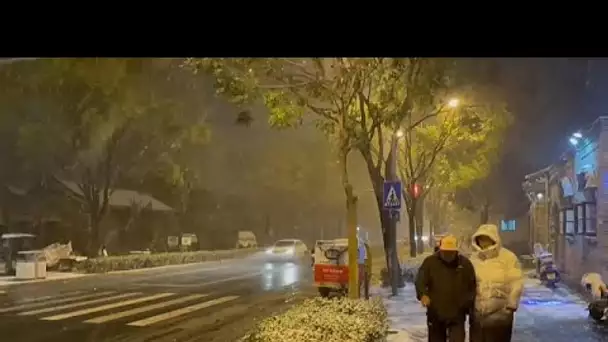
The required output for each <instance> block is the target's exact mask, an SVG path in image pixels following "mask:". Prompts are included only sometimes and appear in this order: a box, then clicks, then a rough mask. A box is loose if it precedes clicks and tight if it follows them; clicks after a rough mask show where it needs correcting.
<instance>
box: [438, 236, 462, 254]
mask: <svg viewBox="0 0 608 342" xmlns="http://www.w3.org/2000/svg"><path fill="white" fill-rule="evenodd" d="M439 250H440V251H458V240H457V239H456V237H455V236H454V235H446V236H444V237H443V238H442V239H441V242H440V243H439Z"/></svg>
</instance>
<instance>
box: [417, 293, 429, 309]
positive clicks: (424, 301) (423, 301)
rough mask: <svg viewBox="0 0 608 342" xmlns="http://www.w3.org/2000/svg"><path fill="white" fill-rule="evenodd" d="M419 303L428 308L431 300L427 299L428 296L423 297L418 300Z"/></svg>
mask: <svg viewBox="0 0 608 342" xmlns="http://www.w3.org/2000/svg"><path fill="white" fill-rule="evenodd" d="M420 303H422V306H424V307H425V308H428V307H429V305H431V298H429V296H427V295H424V296H422V298H420Z"/></svg>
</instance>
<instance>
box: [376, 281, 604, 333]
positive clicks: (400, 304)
mask: <svg viewBox="0 0 608 342" xmlns="http://www.w3.org/2000/svg"><path fill="white" fill-rule="evenodd" d="M372 294H373V295H379V296H382V298H383V299H384V302H385V304H386V307H387V310H388V314H389V321H390V330H391V332H392V333H391V335H389V338H388V342H423V341H427V330H426V314H425V309H424V308H422V306H421V305H420V303H419V302H418V301H417V300H416V293H415V290H414V285H413V284H409V283H408V284H407V287H406V288H405V289H402V290H401V293H400V295H399V296H397V297H394V298H389V296H388V294H389V290H385V289H380V288H374V289H372ZM562 341H564V342H572V341H577V342H596V341H608V328H606V327H604V326H598V325H597V324H595V323H594V322H593V321H592V320H590V319H589V318H588V312H587V304H586V303H585V301H583V300H582V299H581V298H580V297H578V296H577V295H575V294H572V293H570V292H569V291H568V290H566V289H564V288H558V289H556V290H551V289H549V288H547V287H545V286H543V285H541V284H540V283H539V281H538V280H535V279H526V284H525V290H524V294H523V296H522V299H521V303H520V308H519V310H518V311H517V313H516V317H515V328H514V335H513V342H562Z"/></svg>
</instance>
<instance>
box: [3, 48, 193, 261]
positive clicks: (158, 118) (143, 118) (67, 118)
mask: <svg viewBox="0 0 608 342" xmlns="http://www.w3.org/2000/svg"><path fill="white" fill-rule="evenodd" d="M174 62H175V61H171V60H160V59H150V60H143V59H41V60H37V61H32V62H27V65H25V64H24V65H11V66H9V67H3V68H5V69H4V70H2V77H3V78H4V79H5V80H7V81H9V84H11V88H10V89H11V90H10V91H11V92H12V93H13V96H12V97H11V98H3V100H6V102H5V103H4V104H5V105H6V106H3V109H2V110H3V111H4V112H11V113H18V114H19V115H20V116H21V119H20V120H21V122H20V124H19V137H18V149H19V151H20V153H21V154H22V155H23V157H24V159H25V160H26V161H27V164H26V166H27V170H28V171H30V172H31V173H33V174H34V177H38V178H57V179H59V180H68V181H73V182H74V183H75V184H76V188H77V189H74V188H73V187H72V188H71V189H70V190H76V192H78V196H75V198H77V199H78V200H79V201H81V202H82V205H83V208H84V211H85V213H86V214H87V216H88V218H89V228H88V229H89V233H90V235H89V236H90V240H89V246H88V248H87V250H88V252H89V253H90V254H94V253H95V251H96V250H97V248H99V246H100V243H101V238H102V237H101V236H100V235H101V228H100V227H101V222H102V220H103V218H104V217H105V215H106V214H107V212H108V210H109V201H110V196H111V194H112V191H113V189H114V188H115V186H116V185H117V183H119V181H120V180H121V179H123V178H128V177H129V176H131V177H133V176H136V175H141V174H142V173H145V172H149V171H150V170H153V169H155V168H157V167H158V166H159V164H162V163H169V161H170V160H172V158H171V156H173V155H174V153H173V151H178V150H179V149H180V144H182V143H183V142H184V141H193V142H196V141H201V140H203V138H202V137H203V136H204V135H205V129H204V128H203V126H202V125H200V123H199V122H198V121H197V120H193V119H192V118H189V117H188V116H187V115H185V113H184V111H183V109H184V108H183V107H182V106H180V101H177V99H179V96H180V92H183V91H184V88H183V87H176V83H174V82H170V79H171V76H172V75H173V74H174V73H178V72H181V70H180V69H179V68H175V67H174V66H175V64H174ZM13 67H14V68H16V70H15V69H13ZM60 184H66V182H60ZM68 184H71V182H69V183H68ZM66 190H67V189H66Z"/></svg>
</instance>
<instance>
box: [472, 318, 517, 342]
mask: <svg viewBox="0 0 608 342" xmlns="http://www.w3.org/2000/svg"><path fill="white" fill-rule="evenodd" d="M512 336H513V319H511V320H510V321H506V322H500V324H497V323H495V324H490V325H488V324H479V323H478V322H476V321H475V320H473V321H472V322H471V326H470V330H469V340H470V342H511V337H512Z"/></svg>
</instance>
